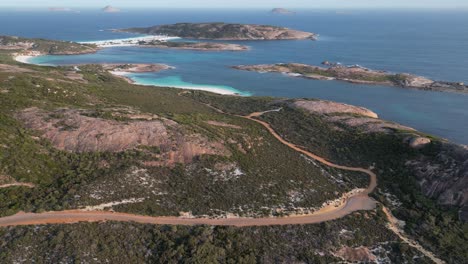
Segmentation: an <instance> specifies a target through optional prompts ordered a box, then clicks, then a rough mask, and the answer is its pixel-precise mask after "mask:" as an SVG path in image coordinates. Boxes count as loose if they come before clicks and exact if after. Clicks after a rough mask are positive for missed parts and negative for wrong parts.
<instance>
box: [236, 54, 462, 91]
mask: <svg viewBox="0 0 468 264" xmlns="http://www.w3.org/2000/svg"><path fill="white" fill-rule="evenodd" d="M322 64H323V65H326V66H329V67H328V68H325V67H318V66H313V65H307V64H300V63H278V64H261V65H239V66H234V67H233V68H234V69H238V70H245V71H256V72H279V73H286V74H289V75H290V76H294V77H302V78H307V79H313V80H327V81H331V80H340V81H345V82H350V83H357V84H370V85H389V86H399V87H405V88H416V89H421V90H432V91H443V92H460V93H468V86H467V85H465V84H464V83H457V82H443V81H433V80H430V79H428V78H425V77H421V76H416V75H412V74H407V73H396V74H395V73H390V72H386V71H376V70H371V69H367V68H364V67H361V66H359V65H353V66H343V65H341V64H338V63H333V62H329V61H324V62H323V63H322Z"/></svg>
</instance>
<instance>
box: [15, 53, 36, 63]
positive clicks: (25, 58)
mask: <svg viewBox="0 0 468 264" xmlns="http://www.w3.org/2000/svg"><path fill="white" fill-rule="evenodd" d="M34 57H35V56H26V55H19V56H15V60H16V61H17V62H21V63H25V64H31V63H30V62H29V60H30V59H31V58H34Z"/></svg>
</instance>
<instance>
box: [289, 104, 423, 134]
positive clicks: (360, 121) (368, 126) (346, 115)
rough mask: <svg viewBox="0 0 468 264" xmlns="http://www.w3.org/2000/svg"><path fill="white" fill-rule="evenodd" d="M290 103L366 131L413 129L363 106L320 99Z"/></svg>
mask: <svg viewBox="0 0 468 264" xmlns="http://www.w3.org/2000/svg"><path fill="white" fill-rule="evenodd" d="M290 105H291V106H292V107H295V108H300V109H304V110H306V111H309V112H311V113H313V114H318V115H325V120H327V121H329V122H332V123H336V124H341V125H346V126H349V127H354V128H359V129H361V130H363V131H364V132H366V133H377V132H381V133H391V132H393V131H394V130H405V131H414V129H413V128H410V127H406V126H403V125H400V124H397V123H392V122H389V121H385V120H381V119H378V115H377V114H376V113H374V112H372V111H371V110H369V109H367V108H364V107H359V106H353V105H348V104H343V103H336V102H330V101H321V100H296V101H294V102H293V103H291V104H290Z"/></svg>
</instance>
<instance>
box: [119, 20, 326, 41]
mask: <svg viewBox="0 0 468 264" xmlns="http://www.w3.org/2000/svg"><path fill="white" fill-rule="evenodd" d="M116 31H119V32H130V33H138V34H150V35H167V36H175V37H181V38H187V39H213V40H299V39H311V40H316V39H317V37H318V35H317V34H315V33H310V32H304V31H298V30H294V29H289V28H284V27H277V26H268V25H252V24H228V23H177V24H171V25H160V26H153V27H146V28H127V29H119V30H116Z"/></svg>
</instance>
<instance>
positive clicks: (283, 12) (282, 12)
mask: <svg viewBox="0 0 468 264" xmlns="http://www.w3.org/2000/svg"><path fill="white" fill-rule="evenodd" d="M270 13H271V14H275V15H295V14H296V12H294V11H291V10H289V9H286V8H273V9H272V10H271V11H270Z"/></svg>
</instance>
